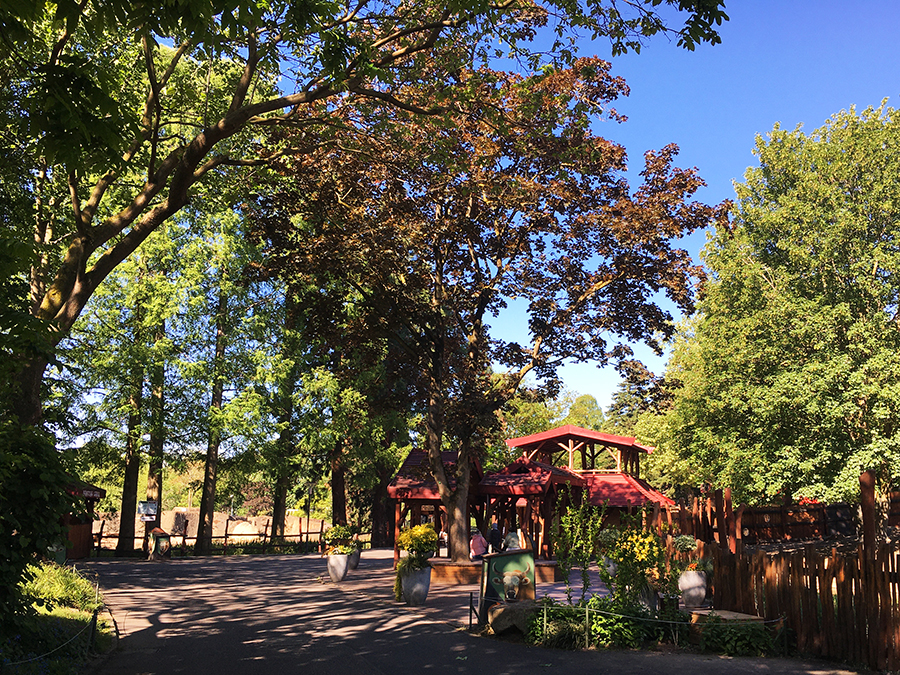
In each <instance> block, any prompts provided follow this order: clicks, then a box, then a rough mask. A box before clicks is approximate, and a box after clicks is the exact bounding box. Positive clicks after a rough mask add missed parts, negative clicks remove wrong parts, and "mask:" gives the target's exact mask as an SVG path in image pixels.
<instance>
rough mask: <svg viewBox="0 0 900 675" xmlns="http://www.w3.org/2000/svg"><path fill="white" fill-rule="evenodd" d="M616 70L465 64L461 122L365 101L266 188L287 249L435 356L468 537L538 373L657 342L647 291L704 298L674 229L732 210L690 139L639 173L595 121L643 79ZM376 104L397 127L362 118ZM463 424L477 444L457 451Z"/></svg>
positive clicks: (385, 329)
mask: <svg viewBox="0 0 900 675" xmlns="http://www.w3.org/2000/svg"><path fill="white" fill-rule="evenodd" d="M608 70H609V64H607V63H605V62H602V61H599V60H597V59H585V60H581V61H577V62H576V63H575V65H574V67H573V68H572V69H568V70H564V71H555V70H552V69H548V70H546V71H545V72H544V74H542V75H540V76H535V77H532V78H520V77H518V76H513V75H509V74H503V73H495V72H491V71H486V70H483V71H478V72H465V73H460V74H459V75H458V77H459V78H460V80H461V82H463V83H465V86H467V87H469V88H470V89H472V90H473V91H478V92H479V93H478V96H477V100H478V101H479V103H478V104H475V105H473V106H472V107H471V108H464V109H462V110H460V111H459V112H458V113H456V114H455V115H454V116H453V117H452V118H450V119H448V120H444V122H445V124H446V123H447V122H448V121H450V120H452V122H453V126H452V127H447V126H439V125H437V124H434V123H432V122H431V121H429V120H427V119H424V118H421V117H419V118H414V117H412V116H406V115H400V116H396V117H394V116H392V117H390V118H387V119H386V118H385V116H384V111H383V110H382V109H378V108H376V109H372V108H366V107H363V106H357V107H355V108H348V109H347V111H346V112H345V115H346V117H345V118H344V119H345V121H344V128H343V129H342V130H341V132H340V133H341V136H340V143H339V144H338V143H334V144H332V143H325V142H323V140H322V138H311V137H310V136H311V135H310V134H308V133H307V134H306V138H305V139H304V140H307V142H309V143H312V144H313V146H314V147H310V148H309V150H308V151H307V153H306V154H305V155H304V156H303V157H302V158H301V159H300V160H299V161H296V162H293V161H292V162H291V163H290V164H288V163H285V168H284V170H285V173H286V175H289V176H290V177H291V178H292V179H293V183H292V184H291V185H290V186H289V187H286V188H285V189H284V190H283V191H282V192H281V193H280V194H277V195H275V196H273V197H272V198H271V199H264V200H262V201H261V202H260V205H259V207H258V209H259V214H260V215H259V216H258V217H259V219H260V221H261V223H262V225H261V226H262V227H263V228H264V229H266V231H267V234H268V236H269V238H270V241H272V242H278V245H277V246H273V247H272V252H273V255H274V256H276V257H278V258H279V263H278V265H279V267H281V268H282V269H290V270H292V271H293V274H294V275H296V276H298V277H305V278H307V279H309V280H310V282H309V283H310V284H311V285H312V286H313V287H319V288H325V287H327V285H328V284H334V283H340V284H343V285H344V287H345V288H348V289H350V288H352V289H354V290H355V291H356V293H357V294H358V296H359V309H358V310H357V313H358V314H359V315H360V316H361V317H365V320H362V321H360V322H359V324H358V325H359V326H360V327H361V328H363V329H364V330H365V331H366V332H367V333H370V334H371V333H374V334H376V335H378V334H380V335H382V336H384V337H385V338H387V339H388V340H390V341H392V342H395V343H397V344H399V345H401V348H402V349H403V351H404V352H405V358H406V360H407V361H408V362H409V363H410V364H412V365H413V366H414V367H415V369H416V370H417V371H418V373H419V378H420V381H421V383H422V385H421V386H422V388H423V397H422V407H423V409H424V411H425V415H424V417H425V421H424V430H423V442H424V445H425V447H426V449H427V450H428V453H429V456H430V459H431V469H432V472H433V473H434V475H435V479H436V480H437V483H438V486H439V488H440V491H441V497H442V500H443V501H444V505H445V507H446V508H447V511H448V514H449V516H450V539H451V551H452V552H453V555H454V556H462V555H467V553H466V551H467V548H466V542H467V540H468V523H467V522H466V519H465V509H466V504H467V498H468V497H467V489H468V484H469V471H470V467H471V460H472V459H473V458H474V457H477V456H480V455H482V454H483V453H484V451H485V448H486V445H487V441H488V438H489V437H490V436H491V435H492V433H493V430H494V429H495V427H496V424H497V420H496V412H497V410H498V409H500V408H501V407H502V406H503V404H504V403H505V402H506V401H507V400H509V399H510V398H511V397H512V396H513V395H514V394H515V392H516V390H517V389H518V387H519V385H520V384H521V382H522V380H523V379H524V377H525V376H526V375H527V374H529V373H533V374H535V375H536V376H537V377H539V378H541V379H543V380H544V381H545V382H546V383H547V384H546V386H547V388H548V389H549V390H551V391H552V390H554V389H555V388H556V387H557V386H558V380H557V379H556V368H557V366H558V365H559V364H560V363H561V362H562V361H563V360H565V359H567V358H571V359H575V360H588V359H591V360H596V361H598V362H601V363H606V362H609V361H618V360H620V359H622V358H624V357H627V356H629V355H630V350H629V349H628V347H627V346H626V345H625V344H623V343H624V339H642V340H645V341H648V342H650V343H651V344H655V342H654V337H653V336H655V335H657V334H665V333H666V332H668V331H670V330H671V325H670V317H669V316H668V315H667V313H666V312H664V311H663V310H662V309H660V308H659V307H658V306H657V305H656V304H655V303H653V302H651V301H649V300H648V299H647V298H650V297H652V296H653V294H654V293H656V292H662V293H665V294H666V295H667V296H668V297H669V298H670V299H671V300H672V301H674V302H675V303H677V304H679V305H681V306H683V307H684V308H688V307H690V304H691V290H690V289H691V283H690V279H691V275H692V273H694V272H695V268H694V266H693V265H692V263H691V261H690V259H689V256H688V255H687V253H686V252H684V251H683V250H679V249H676V248H673V247H672V246H671V238H672V237H675V236H678V235H680V234H683V233H686V232H690V231H691V230H693V229H695V228H698V227H701V226H703V225H705V224H706V223H707V222H708V221H709V220H710V219H711V218H713V217H714V216H715V213H716V210H715V209H713V208H711V207H708V206H706V205H704V204H699V203H696V202H692V201H690V199H691V196H692V195H693V193H694V191H695V190H696V189H697V188H698V187H699V186H700V185H701V184H702V182H701V181H700V179H699V178H697V176H696V175H695V174H694V173H693V172H690V171H683V170H679V169H675V168H673V167H672V160H673V156H674V152H675V149H674V148H673V147H668V148H665V149H664V150H662V151H660V152H659V153H652V152H651V153H647V156H646V164H645V168H644V171H643V172H642V174H641V176H642V178H643V183H642V185H641V186H640V187H638V188H637V189H636V190H634V191H633V192H632V191H631V190H630V189H629V186H628V184H627V182H626V181H625V180H624V178H623V177H622V172H624V170H625V168H626V167H625V162H624V151H623V150H622V149H621V148H619V147H617V146H615V145H614V144H612V143H610V142H609V141H607V140H605V139H602V138H598V137H595V136H593V135H592V134H591V133H590V132H588V131H587V128H588V124H589V121H590V119H591V117H592V116H593V115H600V114H603V112H602V111H604V110H606V109H608V105H607V104H608V103H609V102H610V101H611V100H612V99H614V98H615V97H616V96H617V95H618V94H619V93H620V92H621V91H622V89H623V87H624V83H623V82H622V81H621V79H619V78H612V77H611V76H610V75H609V73H608ZM612 115H613V116H615V114H614V113H612ZM373 118H374V120H375V123H377V124H378V126H379V128H380V129H381V136H380V137H378V138H372V137H371V136H370V135H368V134H365V133H360V134H353V133H350V132H349V131H348V129H353V128H354V125H356V124H357V123H358V122H357V121H358V120H360V119H365V120H370V123H372V122H371V120H372V119H373ZM361 126H364V127H365V126H366V125H361ZM388 134H395V136H394V137H393V139H394V140H393V142H385V139H386V138H387V137H388ZM513 299H518V300H521V301H523V302H524V303H525V304H526V306H527V307H528V313H529V328H530V332H531V342H530V344H528V345H525V346H523V345H520V344H517V343H506V342H503V341H500V340H497V339H492V338H491V336H490V329H489V328H490V327H489V322H490V320H491V319H492V317H493V316H496V315H497V314H499V312H500V311H501V310H502V309H503V308H504V307H505V306H506V303H507V302H508V301H510V300H513ZM623 338H624V339H623ZM608 341H609V342H610V343H611V344H610V343H608ZM492 363H499V364H500V365H501V366H502V367H504V368H505V369H506V371H505V372H504V373H502V374H501V375H500V376H495V375H494V374H493V373H492V372H491V369H490V365H491V364H492ZM445 443H446V444H449V445H450V446H451V447H455V448H456V449H457V451H458V457H459V460H458V462H457V463H456V465H455V466H453V467H452V468H451V467H446V466H445V465H444V464H443V463H442V461H441V451H442V450H443V449H444V448H445ZM451 485H455V487H451Z"/></svg>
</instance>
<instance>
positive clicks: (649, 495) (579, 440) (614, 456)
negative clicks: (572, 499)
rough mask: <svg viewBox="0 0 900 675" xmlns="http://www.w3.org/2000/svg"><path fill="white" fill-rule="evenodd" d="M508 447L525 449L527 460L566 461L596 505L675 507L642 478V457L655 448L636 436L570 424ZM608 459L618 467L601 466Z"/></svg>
mask: <svg viewBox="0 0 900 675" xmlns="http://www.w3.org/2000/svg"><path fill="white" fill-rule="evenodd" d="M506 444H507V445H508V446H509V447H511V448H519V449H520V450H522V452H523V457H525V458H528V459H531V458H533V457H537V458H539V459H540V460H541V461H542V462H545V463H547V464H553V463H555V459H556V458H560V459H565V460H566V464H567V468H568V470H569V471H571V472H573V473H576V474H578V475H579V476H581V477H582V478H583V479H584V481H585V485H586V487H587V489H588V495H589V499H590V501H591V503H592V504H597V505H601V504H603V503H608V504H609V505H610V506H618V507H631V506H643V505H644V504H646V503H648V502H658V503H660V504H674V502H673V501H672V500H671V499H669V498H668V497H666V496H665V495H664V494H662V493H661V492H658V491H656V490H654V489H653V488H652V487H651V486H650V484H649V483H647V482H646V481H645V480H642V479H641V478H640V458H641V455H647V454H649V453H651V452H653V448H651V447H648V446H646V445H641V444H640V443H637V442H636V440H635V438H634V437H632V436H615V435H613V434H606V433H603V432H601V431H594V430H593V429H584V428H583V427H577V426H574V425H571V424H569V425H566V426H562V427H557V428H556V429H550V430H549V431H543V432H541V433H539V434H532V435H530V436H523V437H521V438H512V439H510V440H508V441H506ZM606 457H609V459H607V460H606V461H607V463H610V464H614V466H615V468H600V467H599V466H598V465H599V463H600V462H601V461H602V460H604V458H606ZM576 460H580V461H576ZM579 465H580V466H579ZM573 485H574V483H573Z"/></svg>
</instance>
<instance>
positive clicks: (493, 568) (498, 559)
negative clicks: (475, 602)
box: [481, 550, 535, 602]
mask: <svg viewBox="0 0 900 675" xmlns="http://www.w3.org/2000/svg"><path fill="white" fill-rule="evenodd" d="M481 597H482V598H483V599H484V600H485V601H489V602H517V601H519V600H534V597H535V594H534V555H532V553H531V551H528V550H519V551H505V552H503V553H490V554H488V555H486V556H484V559H483V561H482V565H481Z"/></svg>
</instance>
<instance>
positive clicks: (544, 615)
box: [525, 598, 585, 649]
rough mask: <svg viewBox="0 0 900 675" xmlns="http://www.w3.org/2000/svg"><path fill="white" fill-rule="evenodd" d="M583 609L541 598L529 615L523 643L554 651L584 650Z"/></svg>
mask: <svg viewBox="0 0 900 675" xmlns="http://www.w3.org/2000/svg"><path fill="white" fill-rule="evenodd" d="M584 621H585V613H584V609H583V608H580V607H575V606H573V605H569V604H563V603H560V602H557V601H555V600H553V599H552V598H542V599H541V600H540V603H539V606H538V610H537V611H536V612H534V613H533V614H532V615H531V619H530V621H529V624H528V631H527V633H526V635H525V641H526V642H528V643H529V644H533V645H540V646H542V647H551V648H555V649H582V648H584V642H585V640H584Z"/></svg>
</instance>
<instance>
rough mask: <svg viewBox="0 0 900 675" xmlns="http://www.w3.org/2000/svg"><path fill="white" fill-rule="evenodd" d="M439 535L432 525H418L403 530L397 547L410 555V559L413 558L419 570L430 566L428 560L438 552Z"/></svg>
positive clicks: (398, 538)
mask: <svg viewBox="0 0 900 675" xmlns="http://www.w3.org/2000/svg"><path fill="white" fill-rule="evenodd" d="M437 546H438V535H437V532H435V531H434V527H432V526H431V525H430V524H425V525H416V526H414V527H411V528H409V529H407V530H403V532H401V533H400V536H399V537H397V547H398V548H399V549H400V550H402V551H406V552H407V553H409V555H408V556H407V557H408V558H413V559H414V563H415V564H417V565H418V568H416V569H421V568H422V567H426V566H427V565H428V558H430V557H431V556H432V555H434V553H435V551H437Z"/></svg>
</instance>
